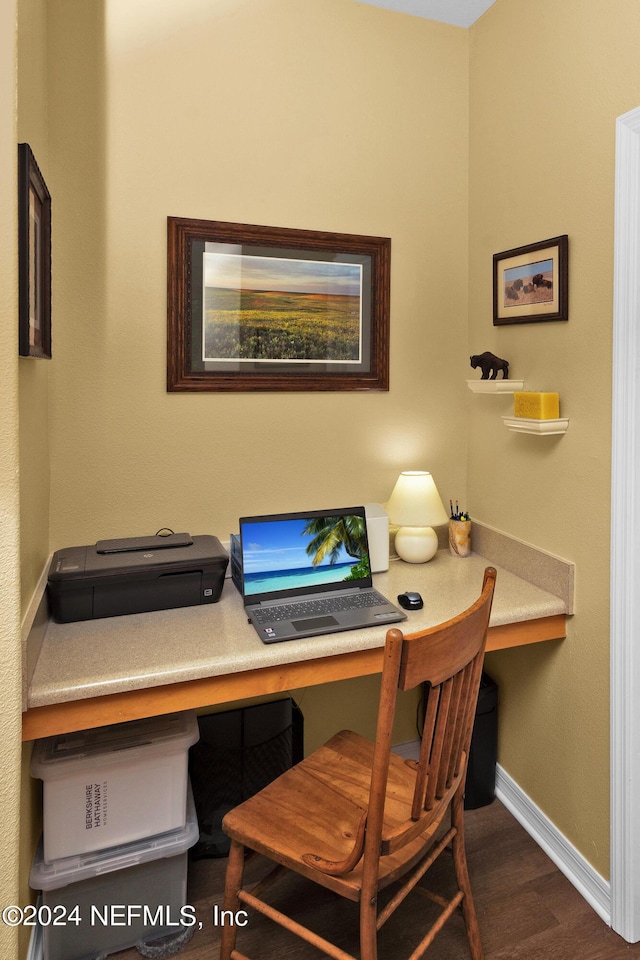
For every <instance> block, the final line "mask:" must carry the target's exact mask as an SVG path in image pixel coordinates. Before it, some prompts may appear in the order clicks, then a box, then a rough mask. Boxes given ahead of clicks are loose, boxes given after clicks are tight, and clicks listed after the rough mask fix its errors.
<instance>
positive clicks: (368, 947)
mask: <svg viewBox="0 0 640 960" xmlns="http://www.w3.org/2000/svg"><path fill="white" fill-rule="evenodd" d="M377 919H378V909H377V903H376V902H375V901H374V903H371V901H370V900H368V899H366V898H365V896H364V894H363V896H362V899H361V900H360V960H378V931H377V928H376V921H377Z"/></svg>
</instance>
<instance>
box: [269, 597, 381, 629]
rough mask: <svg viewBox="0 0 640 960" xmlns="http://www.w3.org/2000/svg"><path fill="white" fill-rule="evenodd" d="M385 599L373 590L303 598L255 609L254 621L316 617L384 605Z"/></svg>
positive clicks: (272, 621) (271, 621)
mask: <svg viewBox="0 0 640 960" xmlns="http://www.w3.org/2000/svg"><path fill="white" fill-rule="evenodd" d="M386 604H387V601H386V600H385V598H384V597H382V596H381V595H380V594H379V593H376V592H375V590H373V591H367V592H366V593H352V594H350V595H349V596H348V597H322V598H321V599H318V600H303V601H302V602H300V603H283V604H279V605H278V606H274V607H264V608H263V609H260V610H256V611H255V614H254V619H255V622H256V623H258V624H260V623H275V622H277V621H278V620H296V619H297V618H298V617H316V616H319V615H321V614H327V613H340V612H341V611H342V610H362V609H363V608H365V607H379V606H382V605H385V606H386Z"/></svg>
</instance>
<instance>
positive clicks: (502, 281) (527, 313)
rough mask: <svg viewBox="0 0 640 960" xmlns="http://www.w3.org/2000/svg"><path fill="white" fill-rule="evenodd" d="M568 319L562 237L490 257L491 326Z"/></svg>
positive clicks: (565, 252)
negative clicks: (491, 269) (491, 273)
mask: <svg viewBox="0 0 640 960" xmlns="http://www.w3.org/2000/svg"><path fill="white" fill-rule="evenodd" d="M568 319H569V238H568V236H567V235H566V234H563V236H561V237H552V238H551V239H550V240H542V241H540V243H529V244H527V245H526V246H524V247H514V249H513V250H504V251H503V252H502V253H495V254H494V255H493V324H494V326H501V325H503V324H512V323H540V322H542V321H548V320H568Z"/></svg>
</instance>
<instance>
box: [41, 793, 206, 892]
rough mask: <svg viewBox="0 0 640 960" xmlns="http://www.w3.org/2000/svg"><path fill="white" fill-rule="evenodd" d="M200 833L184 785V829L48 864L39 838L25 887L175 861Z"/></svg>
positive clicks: (47, 886)
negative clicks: (185, 798)
mask: <svg viewBox="0 0 640 960" xmlns="http://www.w3.org/2000/svg"><path fill="white" fill-rule="evenodd" d="M199 836H200V831H199V827H198V817H197V814H196V807H195V803H194V800H193V793H192V790H191V784H190V783H188V784H187V818H186V822H185V825H184V827H180V828H179V829H177V830H169V831H167V833H158V834H156V835H155V836H152V837H145V838H143V839H141V840H136V841H134V842H133V843H122V844H119V845H118V846H115V847H107V849H105V850H92V851H90V852H88V853H82V854H78V855H77V856H75V857H62V858H61V859H59V860H53V861H52V862H51V863H45V862H44V845H43V838H42V836H41V837H40V841H39V843H38V846H37V849H36V852H35V856H34V858H33V864H32V866H31V872H30V874H29V886H30V887H31V888H32V889H33V890H57V889H58V888H59V887H66V886H67V885H68V884H70V883H77V882H79V881H80V880H88V879H91V878H92V877H97V876H101V875H102V874H105V873H113V872H114V871H115V870H124V869H126V868H127V867H135V866H137V865H138V864H139V863H147V862H148V861H150V860H160V859H161V858H163V857H176V856H178V855H179V854H181V853H186V851H187V850H188V849H189V848H190V847H192V846H193V845H194V844H195V843H196V841H197V840H198V837H199Z"/></svg>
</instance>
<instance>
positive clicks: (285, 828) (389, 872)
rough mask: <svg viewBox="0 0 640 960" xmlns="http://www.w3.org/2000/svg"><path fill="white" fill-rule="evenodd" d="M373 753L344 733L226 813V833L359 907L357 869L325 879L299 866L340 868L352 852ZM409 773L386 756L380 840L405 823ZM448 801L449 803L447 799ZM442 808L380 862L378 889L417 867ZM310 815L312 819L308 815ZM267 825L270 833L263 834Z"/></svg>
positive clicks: (408, 766)
mask: <svg viewBox="0 0 640 960" xmlns="http://www.w3.org/2000/svg"><path fill="white" fill-rule="evenodd" d="M373 751H374V745H373V743H371V742H370V741H369V740H367V739H366V738H365V737H362V736H360V735H359V734H357V733H353V732H352V731H350V730H343V731H341V732H340V733H337V734H336V735H335V736H334V737H332V738H331V740H329V741H328V742H327V743H326V744H324V746H322V747H320V748H319V749H318V750H316V751H315V752H314V753H312V754H311V755H310V756H309V757H307V758H306V759H304V760H302V761H301V762H300V763H298V764H297V765H296V766H295V767H292V768H291V769H290V770H288V771H286V772H285V773H284V774H282V775H281V776H280V777H278V779H277V780H274V781H273V782H272V783H271V784H269V785H268V786H266V787H265V788H264V789H263V790H261V791H260V793H258V794H256V795H255V796H254V797H250V798H249V799H248V800H245V801H244V803H241V804H240V805H239V806H237V807H235V808H234V809H233V810H231V811H230V812H229V813H228V814H227V815H226V816H225V818H224V822H223V825H224V830H225V833H227V834H228V835H229V836H230V837H231V838H233V839H234V840H238V841H239V842H240V843H242V844H243V845H244V846H247V847H250V848H251V849H252V850H256V851H257V852H259V853H262V854H264V855H265V856H267V857H269V858H270V859H271V860H274V861H276V862H277V863H280V864H282V865H283V866H285V867H288V868H289V869H294V870H296V871H297V872H298V873H301V874H303V875H305V876H307V877H309V878H310V879H312V880H314V881H315V882H317V883H320V884H322V885H323V886H325V887H327V888H329V889H331V890H334V891H335V892H336V893H340V894H341V895H342V896H346V897H348V898H349V899H350V900H354V901H357V900H358V899H359V897H360V889H361V880H362V863H363V861H362V860H360V861H359V862H358V864H357V865H356V866H355V867H354V868H353V869H352V870H351V871H349V872H348V873H347V874H345V875H342V876H331V875H327V874H324V873H322V872H321V871H320V870H318V869H316V868H314V867H313V866H311V865H309V864H308V863H306V862H305V861H304V859H303V858H304V857H305V855H307V856H309V855H312V856H318V857H322V858H323V859H325V860H331V861H342V860H345V859H346V858H347V857H348V856H349V855H350V853H351V852H352V850H353V848H354V845H355V843H356V838H357V835H358V828H359V825H360V822H361V820H362V817H363V815H364V813H365V811H366V809H367V803H368V798H369V789H370V784H371V765H372V760H373ZM415 780H416V773H415V765H414V764H413V763H411V761H406V760H403V759H402V758H401V757H398V756H397V755H396V754H393V753H392V754H391V758H390V767H389V779H388V789H387V802H386V806H385V813H384V826H383V833H382V835H383V837H385V836H389V835H391V834H394V833H395V832H396V831H397V830H398V829H400V828H401V827H402V825H403V824H405V823H406V822H407V820H409V819H410V815H411V804H412V798H413V791H414V787H415ZM447 799H448V798H447ZM447 806H448V803H439V804H438V805H437V807H436V808H435V809H434V810H433V811H431V813H430V815H429V816H428V817H425V821H424V830H423V831H422V832H421V834H420V835H419V836H418V837H416V838H415V839H414V840H412V841H411V842H410V843H408V844H406V845H405V846H404V847H403V849H402V851H401V853H393V854H389V855H387V856H384V857H381V858H380V871H379V888H383V887H385V886H387V885H388V884H389V883H391V882H393V880H395V879H396V878H397V877H398V876H400V875H402V874H403V873H404V872H406V870H407V869H408V867H410V866H411V865H412V864H413V863H415V862H417V861H418V860H419V859H420V857H421V856H422V854H423V853H424V851H425V849H426V848H427V847H428V846H430V844H431V842H432V840H433V837H434V835H435V834H436V832H437V830H438V827H439V825H440V822H441V820H442V817H443V815H444V813H445V812H446V809H447ZM311 810H312V811H313V819H312V818H310V816H309V811H311ZM267 825H268V826H267Z"/></svg>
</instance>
